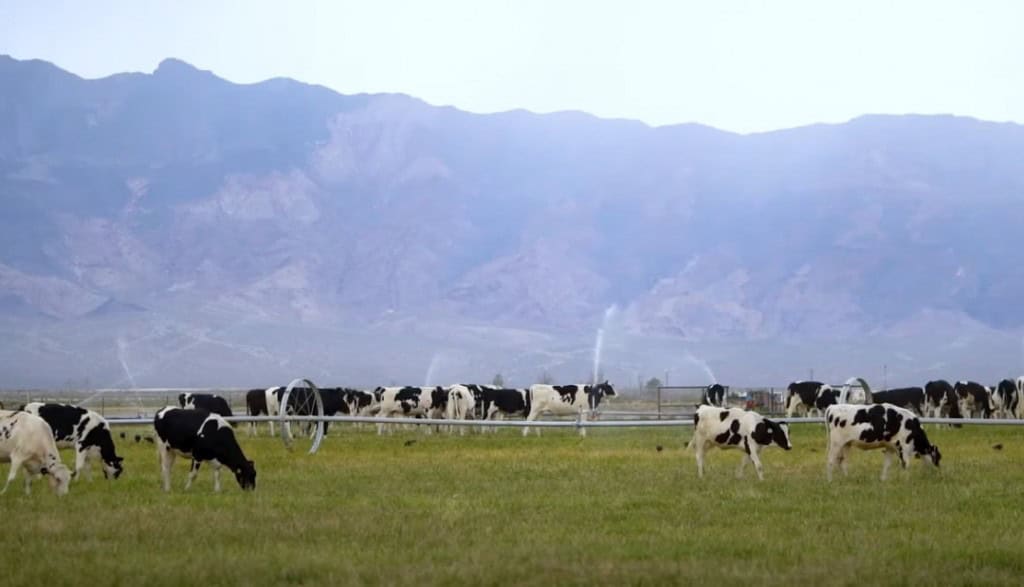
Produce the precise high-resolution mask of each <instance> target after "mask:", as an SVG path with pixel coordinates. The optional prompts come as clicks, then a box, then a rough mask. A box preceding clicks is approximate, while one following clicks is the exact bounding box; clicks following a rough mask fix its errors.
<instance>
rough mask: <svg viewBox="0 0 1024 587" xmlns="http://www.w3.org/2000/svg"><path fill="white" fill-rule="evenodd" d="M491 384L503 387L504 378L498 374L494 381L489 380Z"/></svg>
mask: <svg viewBox="0 0 1024 587" xmlns="http://www.w3.org/2000/svg"><path fill="white" fill-rule="evenodd" d="M491 384H492V385H495V386H497V387H505V378H504V377H502V376H501V373H498V374H497V375H495V376H494V379H492V380H491Z"/></svg>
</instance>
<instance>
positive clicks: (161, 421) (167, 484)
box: [153, 407, 256, 491]
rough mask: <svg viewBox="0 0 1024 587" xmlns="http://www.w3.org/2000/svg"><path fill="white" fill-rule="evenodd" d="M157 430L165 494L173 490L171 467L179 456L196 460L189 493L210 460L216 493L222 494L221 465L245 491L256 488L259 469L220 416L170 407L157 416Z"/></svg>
mask: <svg viewBox="0 0 1024 587" xmlns="http://www.w3.org/2000/svg"><path fill="white" fill-rule="evenodd" d="M153 427H154V428H155V429H156V435H157V452H158V453H159V455H160V470H161V473H162V475H163V484H164V491H170V490H171V465H173V464H174V457H175V456H177V455H181V456H183V457H186V458H190V459H192V465H191V467H190V469H189V474H188V481H187V482H186V483H185V489H186V490H188V488H189V487H191V486H192V481H193V480H194V479H195V478H196V475H198V474H199V464H200V463H202V462H203V461H210V463H211V464H212V465H213V489H214V491H220V468H221V465H223V466H225V467H227V468H228V469H229V470H231V472H233V473H234V474H235V479H236V480H237V481H238V485H239V486H240V487H241V488H242V489H243V490H248V489H256V466H255V464H253V462H252V461H250V460H248V459H246V458H245V454H244V453H243V452H242V448H241V447H240V446H238V441H237V440H236V439H235V432H234V430H233V429H232V428H231V426H230V425H229V424H228V423H227V421H225V420H224V418H223V417H221V416H220V415H219V414H213V413H210V412H207V411H206V410H202V409H198V408H197V409H191V410H185V409H179V408H170V407H168V408H164V409H162V410H160V411H159V412H157V413H156V417H154V419H153Z"/></svg>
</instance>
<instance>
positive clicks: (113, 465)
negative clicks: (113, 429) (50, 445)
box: [21, 402, 124, 479]
mask: <svg viewBox="0 0 1024 587" xmlns="http://www.w3.org/2000/svg"><path fill="white" fill-rule="evenodd" d="M21 409H22V410H24V411H26V412H28V413H30V414H34V415H36V416H39V417H40V418H42V419H43V420H46V423H47V424H49V425H50V429H51V430H52V431H53V439H54V440H55V441H56V442H57V447H58V448H61V447H66V448H73V449H74V451H75V469H74V475H73V476H74V477H77V476H78V474H79V473H81V472H82V471H83V470H85V472H86V476H87V477H89V478H90V479H91V478H92V467H91V462H90V461H100V463H102V467H103V476H104V477H105V478H107V479H110V478H113V479H117V478H118V477H120V476H121V473H122V472H123V471H124V467H122V466H121V462H122V461H123V460H124V459H122V458H121V457H119V456H117V451H116V450H115V449H114V438H113V436H112V435H111V434H110V425H109V424H107V421H106V420H105V419H104V418H103V416H101V415H99V414H97V413H96V412H94V411H92V410H87V409H85V408H80V407H78V406H69V405H67V404H44V403H41V402H32V403H29V404H25V405H24V406H22V408H21Z"/></svg>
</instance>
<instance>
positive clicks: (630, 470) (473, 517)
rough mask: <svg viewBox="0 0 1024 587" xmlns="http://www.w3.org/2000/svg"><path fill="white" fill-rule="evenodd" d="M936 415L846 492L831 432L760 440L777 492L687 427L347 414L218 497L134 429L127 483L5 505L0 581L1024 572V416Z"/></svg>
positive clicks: (858, 472)
mask: <svg viewBox="0 0 1024 587" xmlns="http://www.w3.org/2000/svg"><path fill="white" fill-rule="evenodd" d="M928 428H929V434H930V436H931V437H932V440H933V442H936V443H937V444H938V445H939V446H940V447H941V448H942V451H943V457H944V461H943V470H942V471H941V473H938V474H937V473H935V472H934V471H932V470H930V467H926V466H925V464H924V463H922V462H920V461H917V462H915V463H913V464H912V467H911V471H910V475H909V476H904V474H903V473H902V472H900V471H895V470H894V475H893V476H892V478H891V479H890V480H889V481H888V482H887V483H884V484H883V483H881V482H880V481H879V480H878V474H879V472H880V468H881V454H880V453H879V452H877V451H876V452H860V451H857V452H854V453H853V455H852V463H851V472H850V476H849V477H848V478H845V479H844V478H842V476H841V475H840V476H839V477H838V478H837V481H836V482H834V483H833V484H831V485H828V484H826V483H825V481H824V458H825V452H824V443H825V437H824V435H825V433H824V430H823V428H822V427H821V426H819V425H803V426H796V427H794V432H793V441H794V445H795V448H794V450H793V451H791V452H789V453H786V452H783V451H780V450H778V449H772V450H770V451H767V452H766V453H764V462H765V470H766V477H767V479H766V481H765V482H763V483H760V482H758V481H757V479H756V476H755V475H754V474H753V470H751V469H748V471H747V475H748V476H747V478H746V479H743V480H737V479H735V477H734V471H735V467H736V465H737V464H738V463H739V458H740V454H739V453H738V452H725V451H715V452H712V453H711V454H710V456H709V471H708V476H707V477H706V478H705V479H704V480H699V479H697V476H696V467H695V465H694V459H693V456H692V453H690V452H689V451H686V450H685V449H684V448H683V447H684V445H685V442H686V441H687V440H688V439H689V436H690V434H691V432H690V430H689V429H684V430H671V429H624V430H623V429H618V430H611V429H599V430H592V431H591V433H590V436H589V437H587V438H586V439H583V440H581V439H579V438H578V437H577V436H575V435H574V434H572V433H571V431H568V430H546V431H545V432H544V436H543V437H541V438H536V437H530V438H528V439H524V438H521V437H520V436H519V435H518V433H517V431H513V430H504V431H502V432H501V433H499V434H497V435H486V436H481V435H477V434H473V435H470V436H466V437H458V436H455V437H449V436H447V435H436V434H435V435H430V436H425V435H423V434H422V433H421V432H418V431H403V432H398V433H396V434H395V435H394V436H393V437H383V438H379V437H377V436H376V434H375V433H374V432H373V431H370V430H368V429H367V430H352V429H344V428H342V427H338V428H337V429H335V430H333V431H332V434H331V436H330V437H328V438H327V439H326V440H325V443H324V446H323V448H322V449H321V451H320V453H319V454H317V455H307V454H304V453H300V452H291V453H289V452H287V451H285V449H284V448H283V447H282V445H281V444H280V442H279V441H278V440H276V439H269V438H267V437H266V436H263V437H260V438H256V439H249V438H246V437H245V435H244V433H242V434H240V438H241V442H242V445H243V448H244V449H245V451H246V452H247V454H248V456H249V457H250V458H252V459H254V460H255V461H256V466H257V471H258V484H257V485H258V486H257V490H256V491H255V493H247V494H243V493H242V492H241V491H240V490H239V489H238V486H237V484H236V483H235V481H234V478H233V476H231V475H230V474H227V475H225V478H224V481H225V491H223V492H222V493H220V494H215V493H213V490H212V485H213V481H212V477H211V473H210V471H209V470H208V469H207V468H204V471H203V472H202V474H201V475H200V477H199V479H198V480H197V482H196V484H195V485H194V486H193V487H192V489H191V490H190V491H189V492H188V493H185V492H183V491H182V486H183V484H184V481H185V477H186V474H187V465H186V463H185V462H183V461H182V460H181V459H179V460H178V462H177V463H176V467H175V470H174V479H173V480H174V490H173V491H172V492H171V493H170V494H165V493H164V492H163V491H161V490H160V489H159V487H158V477H159V473H158V466H157V458H156V451H155V449H154V447H153V445H151V444H148V443H145V442H143V443H140V444H136V443H134V442H130V441H125V440H119V451H120V452H121V454H122V455H123V456H125V457H126V461H125V465H126V473H125V476H123V477H122V478H121V479H119V480H117V481H111V482H108V481H104V480H103V479H102V475H97V478H96V479H95V480H94V481H92V482H91V483H90V482H86V481H76V482H74V483H73V484H72V488H71V492H70V494H69V495H68V496H66V497H65V498H62V499H58V498H56V497H55V496H54V495H53V494H52V493H51V492H50V491H49V488H48V487H47V486H46V485H45V484H44V483H40V482H37V483H36V484H35V487H34V491H33V494H32V495H31V496H29V497H26V496H25V495H24V493H23V492H22V491H21V485H20V483H19V484H18V485H17V486H12V488H11V490H10V491H9V492H8V494H7V495H4V496H0V518H2V519H3V522H4V524H3V527H4V529H3V532H2V535H3V538H2V547H0V569H2V570H0V574H2V576H3V584H4V585H44V584H45V585H48V586H52V585H62V584H74V585H90V584H92V585H110V584H140V585H154V584H164V585H189V584H199V583H200V582H202V583H203V584H210V583H213V584H334V585H352V584H384V585H396V584H403V585H404V584H417V585H418V584H485V585H495V584H516V585H522V584H529V585H565V584H664V583H693V582H701V583H703V582H706V581H717V582H720V583H721V582H724V583H726V584H738V583H753V584H758V585H763V584H792V583H795V582H802V583H805V584H819V583H824V584H847V585H864V584H886V585H891V584H907V585H923V584H943V585H951V584H972V585H980V584H1007V585H1019V584H1021V582H1022V580H1024V579H1022V577H1024V514H1022V505H1024V492H1022V488H1024V468H1022V467H1021V464H1022V462H1024V442H1022V441H1024V429H1013V428H991V427H985V428H981V427H976V428H969V429H968V428H965V429H960V430H939V431H936V430H934V427H932V426H929V427H928ZM264 434H265V433H264ZM409 439H415V440H416V442H415V443H413V444H412V445H411V446H406V441H407V440H409ZM997 443H1001V444H1002V445H1003V446H1004V448H1003V449H1002V450H995V449H994V448H993V445H995V444H997ZM659 444H660V445H662V446H663V447H664V450H663V451H660V452H659V451H657V450H656V449H655V447H656V446H657V445H659ZM69 457H70V455H69V454H67V453H65V455H64V460H65V462H70V461H71V459H70V458H69ZM0 473H2V474H6V465H0Z"/></svg>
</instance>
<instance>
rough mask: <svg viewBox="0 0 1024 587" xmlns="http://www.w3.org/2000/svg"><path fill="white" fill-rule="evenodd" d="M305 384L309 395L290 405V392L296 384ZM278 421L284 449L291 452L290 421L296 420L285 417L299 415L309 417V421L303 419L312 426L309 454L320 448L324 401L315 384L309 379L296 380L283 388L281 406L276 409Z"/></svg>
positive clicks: (322, 431)
mask: <svg viewBox="0 0 1024 587" xmlns="http://www.w3.org/2000/svg"><path fill="white" fill-rule="evenodd" d="M301 383H305V384H306V389H308V390H309V393H302V394H300V395H299V396H298V397H297V399H298V401H297V402H294V403H290V400H291V395H292V390H293V389H294V388H295V386H296V385H297V384H301ZM278 408H279V409H278V411H277V414H278V421H279V422H280V424H281V440H282V441H283V442H284V445H285V447H286V448H288V449H289V450H291V449H292V448H293V444H294V440H293V439H294V437H293V436H292V425H291V423H292V421H293V420H297V418H285V416H286V415H289V416H290V415H299V416H311V418H310V419H309V420H305V419H303V420H302V421H305V422H307V423H310V424H313V425H314V429H313V433H312V436H313V444H312V445H311V446H310V447H309V454H315V453H316V451H317V450H318V449H319V448H320V443H321V442H322V441H323V439H324V400H323V398H322V397H320V389H319V388H318V387H317V386H316V384H315V383H313V382H312V381H310V380H309V379H304V378H301V377H300V378H298V379H293V380H292V382H291V383H289V384H288V387H286V388H285V390H284V393H283V394H281V405H280V406H279V407H278Z"/></svg>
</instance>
